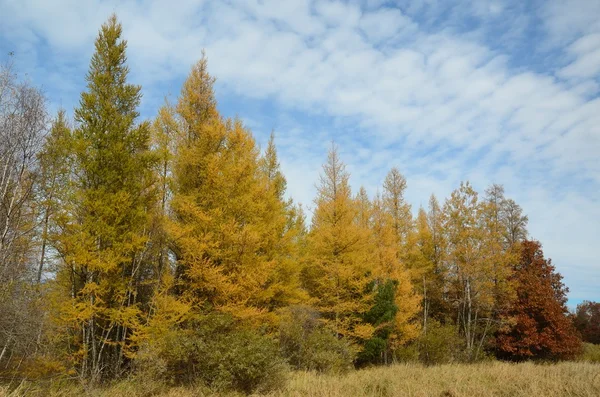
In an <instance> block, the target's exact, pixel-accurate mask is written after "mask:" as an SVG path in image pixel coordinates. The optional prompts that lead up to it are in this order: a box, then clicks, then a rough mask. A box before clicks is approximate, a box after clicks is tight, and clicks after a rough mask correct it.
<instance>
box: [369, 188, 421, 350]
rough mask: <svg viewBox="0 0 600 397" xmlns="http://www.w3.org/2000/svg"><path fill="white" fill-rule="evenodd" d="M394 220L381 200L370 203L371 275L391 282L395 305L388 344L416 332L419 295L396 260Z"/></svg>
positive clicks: (409, 336)
mask: <svg viewBox="0 0 600 397" xmlns="http://www.w3.org/2000/svg"><path fill="white" fill-rule="evenodd" d="M396 225H397V223H396V220H395V219H394V217H393V215H392V214H390V213H389V212H388V211H386V205H385V202H384V200H382V199H381V198H380V197H376V198H375V200H374V202H373V224H372V233H373V240H374V242H375V256H374V258H375V267H374V268H375V274H376V276H377V279H378V280H379V284H380V285H384V284H385V283H386V282H387V281H391V282H392V283H393V285H394V290H393V300H394V304H395V306H396V308H397V309H396V314H395V316H394V327H393V329H394V332H393V334H392V336H391V341H392V345H391V347H397V346H399V345H402V344H404V343H406V342H408V341H410V340H412V339H414V338H415V337H417V336H418V334H419V323H418V321H417V318H416V317H417V316H418V314H419V311H420V301H421V298H420V296H419V295H418V294H416V293H415V290H414V287H413V284H412V282H411V277H410V273H409V271H408V269H406V267H405V265H404V264H403V263H402V262H401V260H400V254H399V250H400V246H399V245H398V235H397V232H396V231H397V228H396Z"/></svg>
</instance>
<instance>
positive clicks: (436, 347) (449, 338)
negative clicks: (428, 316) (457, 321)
mask: <svg viewBox="0 0 600 397" xmlns="http://www.w3.org/2000/svg"><path fill="white" fill-rule="evenodd" d="M416 343H417V346H418V352H419V354H418V356H419V361H421V362H422V363H423V364H425V365H435V364H445V363H450V362H454V361H461V360H460V358H461V357H462V355H463V353H462V350H463V349H462V340H461V339H460V338H459V337H458V336H457V334H456V329H455V327H453V326H452V325H445V324H441V323H439V322H437V321H434V320H431V321H430V322H429V324H428V325H427V332H426V333H424V334H422V335H421V336H420V337H419V339H418V340H417V342H416Z"/></svg>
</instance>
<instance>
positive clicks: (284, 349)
mask: <svg viewBox="0 0 600 397" xmlns="http://www.w3.org/2000/svg"><path fill="white" fill-rule="evenodd" d="M279 344H280V350H281V354H282V356H283V357H285V358H286V360H287V361H288V362H289V363H290V365H292V367H294V368H296V369H302V370H309V371H313V370H314V371H318V372H342V371H345V370H347V369H349V368H351V367H352V360H353V356H354V354H353V351H352V349H351V347H350V346H349V345H348V344H347V343H346V342H345V341H344V340H341V339H338V338H336V336H335V335H333V334H332V333H331V332H330V331H329V330H327V329H325V328H324V327H323V326H322V323H321V322H320V320H319V314H318V312H317V311H316V310H314V309H312V308H310V307H308V306H293V307H289V308H287V309H286V310H285V311H284V312H283V313H282V320H281V323H280V328H279Z"/></svg>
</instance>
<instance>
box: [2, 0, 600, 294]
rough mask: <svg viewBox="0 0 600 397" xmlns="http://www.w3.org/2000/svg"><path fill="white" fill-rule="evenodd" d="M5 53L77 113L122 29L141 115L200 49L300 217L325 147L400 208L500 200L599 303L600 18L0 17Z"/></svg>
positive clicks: (196, 6)
mask: <svg viewBox="0 0 600 397" xmlns="http://www.w3.org/2000/svg"><path fill="white" fill-rule="evenodd" d="M0 9H1V10H2V12H1V13H0V50H2V51H4V52H8V50H9V49H10V50H15V51H16V53H17V57H16V59H17V62H18V63H19V64H20V67H21V68H22V70H27V71H28V73H29V74H30V76H31V78H32V79H33V80H34V81H36V82H37V83H40V84H43V85H44V87H45V88H46V91H47V93H48V96H49V97H50V99H51V100H53V101H54V102H55V103H56V102H57V101H59V100H61V101H62V102H63V105H64V106H72V105H73V104H74V103H76V101H77V95H78V91H79V90H80V89H81V88H82V86H83V76H84V73H85V69H86V67H87V62H88V59H89V55H90V54H91V52H92V50H93V47H92V42H93V38H94V36H95V34H96V32H97V29H98V26H99V25H100V24H101V23H102V22H103V20H104V19H105V18H106V17H107V16H108V15H109V14H110V13H112V12H117V13H118V15H119V17H120V19H121V20H122V21H123V24H124V28H125V36H126V38H127V39H128V42H129V50H130V51H129V54H130V65H131V70H132V78H133V79H134V80H135V81H136V82H139V83H141V84H143V86H144V93H145V99H144V114H146V115H147V116H151V115H152V113H153V112H154V110H155V109H156V107H157V106H158V105H159V104H160V103H162V100H163V96H164V95H165V94H167V93H171V94H173V95H176V94H177V93H178V91H179V85H180V83H181V81H182V79H183V78H184V77H185V75H186V74H187V72H188V70H189V67H190V65H191V64H192V63H193V62H194V61H195V60H197V59H198V57H199V56H200V53H201V49H202V48H206V50H207V53H208V56H209V60H210V69H211V71H212V72H213V73H214V74H215V75H216V76H217V77H218V87H217V88H218V90H219V98H220V99H221V103H222V108H223V111H224V112H225V113H226V114H235V113H237V114H239V115H240V117H242V118H245V119H247V120H248V121H249V123H250V124H252V127H253V129H254V130H255V131H256V133H257V135H258V138H259V141H261V142H264V140H265V137H266V136H267V134H268V133H269V132H270V130H271V129H272V128H275V129H276V130H277V133H278V143H279V147H280V151H281V156H282V164H283V168H284V171H285V173H286V175H287V177H288V180H289V190H290V194H291V195H292V196H293V197H294V198H296V199H297V200H299V201H301V202H303V203H305V204H307V205H309V206H310V204H311V200H312V197H313V195H314V183H315V181H317V175H318V172H319V167H320V163H321V162H322V161H323V159H324V158H325V152H326V150H327V146H328V144H329V142H330V141H331V140H332V139H335V140H336V141H337V142H338V143H339V144H340V146H341V148H342V155H343V157H344V158H345V160H346V162H347V163H348V165H349V169H350V171H351V172H352V174H353V177H352V182H353V183H354V184H355V185H356V187H358V185H360V184H363V185H365V186H366V187H367V189H368V190H369V191H370V192H371V193H374V192H375V191H376V190H377V188H378V186H379V185H380V183H381V181H382V179H383V177H384V175H385V173H386V172H387V170H388V169H389V168H390V167H392V166H398V167H400V169H401V170H402V171H403V172H404V173H405V174H406V176H407V179H408V183H409V190H408V196H409V200H410V201H411V202H412V203H413V205H414V206H415V207H418V206H419V205H420V204H425V203H426V201H427V198H428V196H429V194H430V193H431V192H435V193H436V194H437V195H438V196H440V197H445V196H447V195H448V194H449V193H450V191H451V190H452V189H453V188H455V187H456V186H457V185H458V183H459V181H460V180H465V179H469V180H471V181H472V182H473V184H474V185H475V186H476V187H477V188H479V189H480V190H483V189H484V188H485V187H486V186H487V185H488V184H490V183H492V182H496V183H503V184H504V185H505V186H506V190H507V192H508V194H509V195H510V196H512V197H514V198H515V199H516V200H517V201H518V202H519V203H520V204H521V205H522V206H523V207H524V209H525V211H526V212H527V213H528V214H529V215H530V230H531V232H532V235H533V237H535V238H538V239H540V240H541V241H542V242H543V243H544V244H545V249H546V252H547V254H549V256H552V257H553V258H554V259H555V262H556V264H557V266H558V268H559V270H560V271H561V272H562V273H564V274H565V276H566V281H567V283H568V285H569V286H570V287H571V291H572V292H571V298H572V299H574V300H577V299H583V298H589V299H596V300H599V299H600V295H599V294H600V291H598V290H597V288H596V286H597V285H598V284H600V276H599V274H600V264H599V263H598V261H597V260H596V258H595V253H594V251H595V250H594V249H593V248H594V246H595V244H597V243H598V241H599V239H600V203H599V201H600V193H599V192H600V161H599V160H598V153H600V127H599V126H600V99H599V98H598V93H599V87H598V83H599V79H600V22H599V21H600V3H597V2H593V1H586V0H577V1H569V2H566V1H550V2H542V1H539V2H532V3H527V4H524V3H522V2H517V1H512V2H508V1H500V0H499V1H495V2H487V1H485V2H484V1H482V2H467V1H461V2H456V3H454V4H450V3H449V2H445V1H438V0H422V1H401V2H400V3H399V5H398V6H391V5H390V4H389V3H388V2H381V1H373V0H369V1H349V2H339V1H318V2H317V1H309V0H290V1H275V0H262V1H260V0H249V1H236V0H230V1H223V2H212V1H211V2H209V1H181V2H177V4H176V5H174V4H171V3H170V2H161V1H141V2H140V1H136V2H133V1H132V2H124V3H121V2H116V1H90V2H85V4H84V3H82V2H76V1H67V0H63V1H55V2H52V3H51V4H50V3H48V2H44V1H41V0H21V1H18V2H17V1H14V0H0Z"/></svg>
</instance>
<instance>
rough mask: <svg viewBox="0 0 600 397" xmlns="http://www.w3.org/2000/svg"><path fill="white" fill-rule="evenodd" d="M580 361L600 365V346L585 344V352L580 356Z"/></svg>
mask: <svg viewBox="0 0 600 397" xmlns="http://www.w3.org/2000/svg"><path fill="white" fill-rule="evenodd" d="M579 360H580V361H588V362H591V363H600V345H594V344H592V343H584V344H583V352H582V353H581V355H580V356H579Z"/></svg>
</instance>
